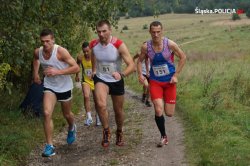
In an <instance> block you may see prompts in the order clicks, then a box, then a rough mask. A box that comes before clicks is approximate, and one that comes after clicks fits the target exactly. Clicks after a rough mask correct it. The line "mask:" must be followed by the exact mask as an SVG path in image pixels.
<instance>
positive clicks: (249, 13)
mask: <svg viewBox="0 0 250 166" xmlns="http://www.w3.org/2000/svg"><path fill="white" fill-rule="evenodd" d="M246 16H247V17H248V18H250V8H249V9H247V11H246Z"/></svg>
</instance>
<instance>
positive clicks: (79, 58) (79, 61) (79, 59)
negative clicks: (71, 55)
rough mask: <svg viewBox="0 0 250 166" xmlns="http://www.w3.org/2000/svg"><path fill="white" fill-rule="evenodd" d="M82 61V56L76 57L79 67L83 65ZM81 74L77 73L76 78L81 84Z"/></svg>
mask: <svg viewBox="0 0 250 166" xmlns="http://www.w3.org/2000/svg"><path fill="white" fill-rule="evenodd" d="M81 61H82V56H81V55H78V56H77V57H76V63H77V65H78V66H79V67H80V65H81ZM79 73H80V71H79V72H77V73H76V77H75V81H76V82H79V81H80V78H79Z"/></svg>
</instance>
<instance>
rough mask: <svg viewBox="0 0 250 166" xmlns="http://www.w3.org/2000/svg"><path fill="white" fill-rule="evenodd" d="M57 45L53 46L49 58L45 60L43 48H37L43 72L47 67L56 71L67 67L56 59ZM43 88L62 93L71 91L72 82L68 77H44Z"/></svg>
mask: <svg viewBox="0 0 250 166" xmlns="http://www.w3.org/2000/svg"><path fill="white" fill-rule="evenodd" d="M58 47H59V46H58V45H56V44H54V48H53V51H52V53H51V57H50V58H49V59H48V60H46V59H44V57H43V47H40V48H39V61H40V64H41V66H42V68H43V70H45V69H46V68H47V67H53V68H56V69H59V70H60V69H65V68H67V67H68V66H69V65H68V64H67V63H65V62H62V61H60V60H58V59H57V49H58ZM44 87H45V88H49V89H51V90H53V91H55V92H58V93H62V92H67V91H69V90H72V89H73V82H72V79H71V77H70V75H56V76H50V77H48V76H45V77H44Z"/></svg>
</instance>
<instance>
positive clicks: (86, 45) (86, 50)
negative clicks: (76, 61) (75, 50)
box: [82, 41, 90, 58]
mask: <svg viewBox="0 0 250 166" xmlns="http://www.w3.org/2000/svg"><path fill="white" fill-rule="evenodd" d="M82 52H83V54H84V56H85V58H89V56H90V54H89V53H90V48H89V43H88V42H86V41H85V42H83V43H82Z"/></svg>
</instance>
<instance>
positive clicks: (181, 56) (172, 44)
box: [169, 40, 186, 83]
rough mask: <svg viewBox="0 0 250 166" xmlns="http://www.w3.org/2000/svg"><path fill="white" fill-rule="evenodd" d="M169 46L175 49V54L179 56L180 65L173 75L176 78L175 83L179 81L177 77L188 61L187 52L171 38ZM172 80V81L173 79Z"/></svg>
mask: <svg viewBox="0 0 250 166" xmlns="http://www.w3.org/2000/svg"><path fill="white" fill-rule="evenodd" d="M169 48H170V49H171V50H172V51H174V53H175V55H176V56H177V57H178V58H179V62H178V66H177V68H176V71H175V74H174V75H173V77H174V79H176V80H173V81H174V83H175V82H177V81H178V80H177V77H178V75H179V74H180V72H181V70H182V68H183V66H184V65H185V62H186V54H185V53H184V52H183V51H182V50H181V49H180V47H179V46H178V45H177V44H176V43H175V42H173V41H172V40H169ZM171 82H172V81H171Z"/></svg>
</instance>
